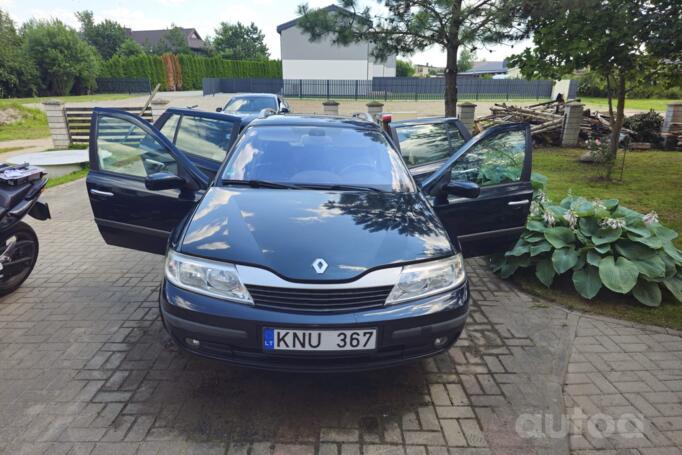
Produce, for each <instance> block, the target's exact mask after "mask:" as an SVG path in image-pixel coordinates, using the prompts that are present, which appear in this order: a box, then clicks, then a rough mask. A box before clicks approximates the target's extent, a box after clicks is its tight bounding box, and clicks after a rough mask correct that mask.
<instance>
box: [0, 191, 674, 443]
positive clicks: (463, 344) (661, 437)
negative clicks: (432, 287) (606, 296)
mask: <svg viewBox="0 0 682 455" xmlns="http://www.w3.org/2000/svg"><path fill="white" fill-rule="evenodd" d="M45 199H46V200H47V201H48V202H49V203H50V206H51V209H52V213H53V220H51V221H48V222H34V223H32V224H33V225H34V226H35V228H36V229H37V231H38V235H39V237H40V240H41V253H40V259H39V262H38V265H37V267H36V269H35V271H34V273H33V275H32V276H31V278H30V279H29V280H28V281H27V282H26V283H25V284H24V286H23V287H22V288H21V289H20V290H18V291H17V292H16V293H14V294H13V295H10V296H8V297H5V298H4V299H0V452H1V453H6V454H24V453H31V454H33V453H35V454H43V453H49V454H102V453H112V454H128V453H131V454H133V453H137V454H194V453H197V454H198V453H202V454H226V453H227V454H230V455H232V454H251V455H257V454H270V453H276V454H313V453H319V454H324V455H326V454H335V455H339V454H343V455H346V454H348V455H351V454H361V453H362V454H400V455H408V454H414V455H426V454H448V453H449V454H465V455H466V454H470V455H474V454H476V455H483V454H489V453H500V454H527V453H529V454H530V453H538V454H541V453H542V454H544V453H546V454H564V453H569V451H572V452H575V453H591V452H589V451H590V450H604V452H603V453H609V454H610V453H613V454H642V455H649V454H680V450H679V448H678V447H679V446H681V445H682V338H681V337H680V336H679V334H674V333H672V332H666V331H665V330H659V329H656V330H652V329H647V328H642V327H635V326H632V325H629V324H623V323H619V322H616V321H610V320H606V319H597V318H592V317H588V316H585V315H581V314H577V313H572V312H567V311H564V310H563V309H561V308H558V307H555V306H551V305H547V304H546V303H543V302H540V301H538V300H537V299H534V298H532V297H530V296H528V295H525V294H523V293H521V292H519V291H517V290H516V289H514V288H513V287H511V286H510V285H508V284H507V283H505V282H503V281H501V280H499V279H497V278H495V277H494V276H493V275H492V274H490V273H489V272H488V271H487V269H486V267H485V264H484V263H483V262H482V261H480V260H476V261H470V262H469V264H468V266H469V276H470V280H471V286H472V288H471V289H472V297H473V307H472V313H471V318H470V320H469V322H468V324H467V328H466V331H465V335H464V337H463V339H461V340H460V341H459V342H458V344H457V345H456V347H454V348H453V349H452V350H451V351H450V352H449V353H447V354H444V355H441V356H439V357H436V358H433V359H429V360H427V361H424V362H421V363H417V364H413V365H408V366H404V367H401V368H394V369H390V370H385V371H377V372H370V373H361V374H344V375H334V376H331V375H296V374H276V373H264V372H260V371H252V370H246V369H238V368H230V367H226V366H224V365H221V364H219V363H216V362H211V361H206V360H201V359H197V358H193V357H191V356H188V355H185V354H183V353H180V352H178V351H177V350H176V349H175V347H174V346H173V345H172V343H171V342H170V340H169V338H168V337H167V336H166V335H165V333H164V331H163V329H162V327H161V324H160V322H159V317H158V310H157V292H158V285H159V280H160V277H161V272H162V258H161V257H158V256H153V255H147V254H142V253H136V252H131V251H127V250H123V249H118V248H114V247H109V246H106V245H105V244H104V243H103V242H102V240H101V239H100V237H99V234H98V232H97V230H96V228H95V225H94V223H93V222H92V219H91V218H92V216H91V213H90V208H89V205H88V202H87V199H86V192H85V185H84V182H83V181H80V182H75V183H73V184H69V185H65V186H62V187H59V188H58V189H52V190H49V191H47V192H46V195H45ZM624 416H625V417H624ZM562 423H563V425H562ZM634 430H636V431H634ZM633 431H634V433H633ZM604 435H606V437H602V436H604ZM583 451H585V452H583Z"/></svg>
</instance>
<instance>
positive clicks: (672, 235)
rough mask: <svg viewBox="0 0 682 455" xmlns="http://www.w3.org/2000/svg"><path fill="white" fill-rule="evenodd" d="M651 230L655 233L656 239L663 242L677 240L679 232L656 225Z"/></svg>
mask: <svg viewBox="0 0 682 455" xmlns="http://www.w3.org/2000/svg"><path fill="white" fill-rule="evenodd" d="M651 230H652V231H654V233H655V234H656V237H658V238H660V239H662V240H664V241H665V240H673V239H676V238H677V232H675V231H673V230H672V229H670V228H667V227H665V226H663V225H662V224H654V225H653V226H651Z"/></svg>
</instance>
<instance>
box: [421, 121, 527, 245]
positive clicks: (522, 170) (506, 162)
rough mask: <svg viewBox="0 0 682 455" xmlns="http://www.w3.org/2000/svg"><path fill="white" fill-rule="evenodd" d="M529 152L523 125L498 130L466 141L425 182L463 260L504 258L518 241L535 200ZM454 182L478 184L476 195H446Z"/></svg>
mask: <svg viewBox="0 0 682 455" xmlns="http://www.w3.org/2000/svg"><path fill="white" fill-rule="evenodd" d="M531 153H532V141H531V137H530V127H529V126H528V125H527V124H520V123H517V124H508V125H498V126H494V127H492V128H489V129H487V130H485V131H484V132H483V133H481V134H479V135H478V136H476V137H474V138H472V139H470V140H469V141H468V142H467V143H466V144H464V145H463V146H462V147H461V148H460V149H459V150H457V151H456V152H455V153H454V154H453V155H452V157H450V158H449V159H448V160H447V161H446V163H445V164H443V165H442V166H441V167H440V168H439V169H438V170H437V171H436V172H434V173H432V174H431V175H430V176H429V177H427V178H426V179H424V180H423V182H422V188H423V189H424V191H425V192H426V193H427V194H429V195H430V196H431V197H432V198H433V199H432V201H433V205H434V208H435V210H436V213H437V214H438V216H439V217H440V219H441V221H442V222H443V225H444V226H445V228H446V229H447V231H448V233H449V234H450V236H451V238H452V240H453V241H454V239H456V238H457V239H459V241H460V243H461V246H462V252H463V254H464V256H465V257H473V256H482V255H488V254H493V253H502V252H504V251H507V250H508V249H509V248H510V247H511V246H512V245H513V244H514V243H515V242H516V240H518V238H519V236H520V235H521V233H522V232H523V229H524V226H525V224H526V218H528V212H529V210H530V203H531V200H532V196H533V189H532V187H531V182H530V174H531V166H532V156H531ZM455 181H465V182H470V183H475V184H477V185H479V186H480V195H479V196H478V197H477V198H474V199H467V198H462V197H457V196H453V195H449V194H447V189H446V186H447V184H448V183H450V182H455Z"/></svg>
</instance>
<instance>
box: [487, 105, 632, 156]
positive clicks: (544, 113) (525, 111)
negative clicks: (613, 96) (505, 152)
mask: <svg viewBox="0 0 682 455" xmlns="http://www.w3.org/2000/svg"><path fill="white" fill-rule="evenodd" d="M570 101H580V100H579V99H577V100H569V102H570ZM564 107H565V103H564V102H563V101H556V100H555V101H547V102H544V103H537V104H531V105H529V106H514V105H508V104H506V103H496V104H495V105H493V106H492V107H491V108H490V111H491V114H490V115H486V116H484V117H479V118H477V119H476V128H477V129H478V131H483V130H484V129H486V128H489V127H491V126H493V125H499V124H503V123H513V122H527V123H530V124H531V127H530V131H531V134H532V135H533V137H534V139H535V140H536V142H538V143H543V144H553V145H559V144H560V143H561V130H562V128H563V125H564ZM622 131H623V133H627V134H630V133H632V132H631V131H630V130H628V129H625V128H623V130H622ZM580 132H581V137H583V138H584V139H586V138H587V137H588V136H589V135H590V134H592V135H593V136H599V137H601V136H606V135H608V134H610V132H611V127H610V126H609V116H608V115H605V114H602V113H600V112H591V111H590V110H589V109H585V110H583V121H582V125H581V127H580Z"/></svg>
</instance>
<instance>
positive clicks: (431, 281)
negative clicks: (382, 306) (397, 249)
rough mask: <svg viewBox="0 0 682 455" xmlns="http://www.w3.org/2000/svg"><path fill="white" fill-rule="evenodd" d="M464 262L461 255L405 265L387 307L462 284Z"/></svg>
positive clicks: (387, 300)
mask: <svg viewBox="0 0 682 455" xmlns="http://www.w3.org/2000/svg"><path fill="white" fill-rule="evenodd" d="M465 278H466V274H465V273H464V260H463V259H462V255H461V254H456V255H454V256H451V257H449V258H447V259H440V260H437V261H431V262H425V263H422V264H415V265H407V266H405V267H403V270H402V271H401V272H400V279H399V280H398V283H397V284H396V285H395V286H393V290H392V291H391V293H390V294H389V296H388V298H387V299H386V304H387V305H392V304H395V303H400V302H405V301H407V300H413V299H418V298H421V297H426V296H429V295H433V294H438V293H440V292H445V291H447V290H450V289H453V288H455V287H457V286H459V285H460V284H462V283H463V282H464V279H465Z"/></svg>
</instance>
